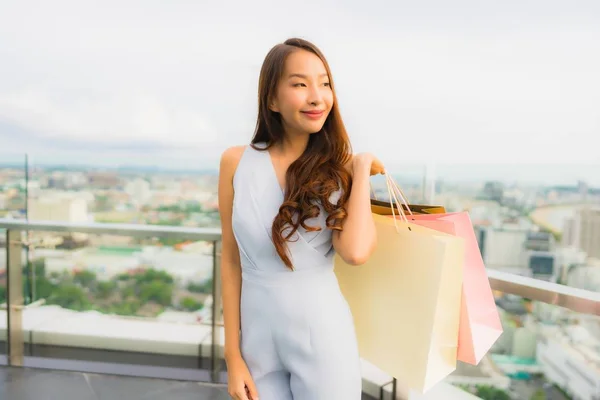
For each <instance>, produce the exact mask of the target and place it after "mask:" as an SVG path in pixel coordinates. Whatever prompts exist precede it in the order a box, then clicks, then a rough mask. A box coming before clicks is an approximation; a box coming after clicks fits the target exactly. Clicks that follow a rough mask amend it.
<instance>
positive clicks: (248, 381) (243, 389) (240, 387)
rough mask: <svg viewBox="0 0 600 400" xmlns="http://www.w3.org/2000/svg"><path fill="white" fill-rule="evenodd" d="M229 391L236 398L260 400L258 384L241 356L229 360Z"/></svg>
mask: <svg viewBox="0 0 600 400" xmlns="http://www.w3.org/2000/svg"><path fill="white" fill-rule="evenodd" d="M227 381H228V383H227V391H228V392H229V395H230V396H231V397H232V398H233V399H234V400H258V392H257V391H256V386H255V385H254V381H253V380H252V376H251V375H250V371H249V370H248V366H247V365H246V363H245V362H244V360H243V358H242V357H241V356H239V357H235V358H234V359H233V360H228V361H227Z"/></svg>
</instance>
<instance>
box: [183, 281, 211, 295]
mask: <svg viewBox="0 0 600 400" xmlns="http://www.w3.org/2000/svg"><path fill="white" fill-rule="evenodd" d="M212 286H213V279H212V278H210V279H208V280H206V281H205V282H202V283H194V282H190V283H189V284H188V286H187V290H189V291H190V292H194V293H205V294H208V293H212Z"/></svg>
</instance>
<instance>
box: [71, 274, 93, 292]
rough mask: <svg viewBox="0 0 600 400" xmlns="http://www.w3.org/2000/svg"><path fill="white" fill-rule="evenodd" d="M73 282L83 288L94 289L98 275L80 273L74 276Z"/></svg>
mask: <svg viewBox="0 0 600 400" xmlns="http://www.w3.org/2000/svg"><path fill="white" fill-rule="evenodd" d="M73 282H75V283H79V284H80V285H81V286H83V287H87V288H92V287H94V286H95V283H96V273H95V272H92V271H88V270H83V271H78V272H76V273H75V274H74V275H73Z"/></svg>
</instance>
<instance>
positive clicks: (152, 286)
mask: <svg viewBox="0 0 600 400" xmlns="http://www.w3.org/2000/svg"><path fill="white" fill-rule="evenodd" d="M139 297H140V300H141V301H142V302H143V303H145V302H148V301H154V302H156V303H158V304H161V305H163V306H168V305H171V298H172V297H173V285H172V284H168V283H165V282H161V281H158V280H156V281H152V282H147V283H143V284H141V285H140V292H139Z"/></svg>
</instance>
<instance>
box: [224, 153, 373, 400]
mask: <svg viewBox="0 0 600 400" xmlns="http://www.w3.org/2000/svg"><path fill="white" fill-rule="evenodd" d="M262 146H264V145H262ZM233 185H234V191H235V194H234V202H233V231H234V235H235V238H236V241H237V244H238V247H239V251H240V258H241V265H242V293H241V304H240V311H241V343H240V346H241V351H242V356H243V358H244V360H245V362H246V364H247V365H248V368H249V369H250V373H251V375H252V377H253V379H254V382H255V383H256V386H257V390H258V396H259V398H260V400H291V399H293V400H360V398H361V392H362V390H361V370H360V359H359V355H358V345H357V342H356V335H355V331H354V323H353V319H352V315H351V313H350V309H349V307H348V304H347V303H346V300H345V299H344V297H343V295H342V293H341V291H340V288H339V285H338V282H337V279H336V276H335V274H334V272H333V256H334V250H333V246H332V242H331V235H332V231H331V230H330V229H327V228H326V227H325V218H326V217H327V215H326V213H325V211H324V209H323V208H322V206H319V207H320V208H321V213H320V215H319V216H318V217H317V218H314V219H309V220H307V221H306V222H307V225H309V226H321V227H322V230H321V231H315V232H307V231H306V230H305V229H303V228H302V227H300V228H299V230H298V232H297V234H296V235H295V236H294V237H295V239H297V240H296V241H295V242H288V246H289V249H290V253H291V259H292V263H293V265H294V268H295V270H294V271H291V270H289V269H288V268H287V267H286V266H285V264H283V262H282V261H281V259H280V258H279V256H278V255H277V253H276V251H275V247H274V245H273V242H272V241H271V226H272V223H273V218H274V217H275V216H276V215H277V213H278V211H279V207H280V205H281V204H282V202H283V199H284V196H283V191H282V190H281V187H280V185H279V182H278V180H277V176H276V174H275V169H274V168H273V164H272V162H271V158H270V156H269V153H268V152H267V151H258V150H255V149H253V148H252V147H250V146H248V147H247V148H246V149H245V151H244V153H243V156H242V158H241V160H240V162H239V165H238V167H237V170H236V172H235V175H234V178H233ZM335 196H337V197H335ZM337 198H339V192H338V193H335V194H334V196H332V199H331V200H335V201H337Z"/></svg>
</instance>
